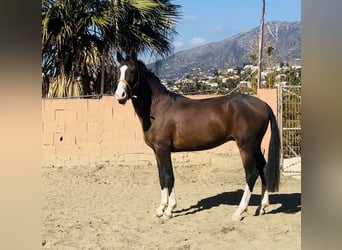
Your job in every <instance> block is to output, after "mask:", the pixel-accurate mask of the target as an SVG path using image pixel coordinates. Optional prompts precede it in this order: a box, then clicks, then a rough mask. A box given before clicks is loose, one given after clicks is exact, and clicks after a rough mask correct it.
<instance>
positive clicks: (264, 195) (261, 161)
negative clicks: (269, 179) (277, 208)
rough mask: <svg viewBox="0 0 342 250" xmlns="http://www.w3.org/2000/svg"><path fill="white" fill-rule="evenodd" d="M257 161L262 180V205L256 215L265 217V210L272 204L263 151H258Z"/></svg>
mask: <svg viewBox="0 0 342 250" xmlns="http://www.w3.org/2000/svg"><path fill="white" fill-rule="evenodd" d="M256 161H257V168H258V171H259V175H260V178H261V183H262V187H261V203H260V205H259V207H258V208H257V210H256V213H255V215H263V214H265V212H266V211H265V208H266V207H267V206H268V205H269V204H270V202H269V198H268V191H267V186H266V180H265V173H264V169H265V167H266V166H265V165H266V160H265V158H264V156H263V154H262V153H261V150H258V151H257V154H256Z"/></svg>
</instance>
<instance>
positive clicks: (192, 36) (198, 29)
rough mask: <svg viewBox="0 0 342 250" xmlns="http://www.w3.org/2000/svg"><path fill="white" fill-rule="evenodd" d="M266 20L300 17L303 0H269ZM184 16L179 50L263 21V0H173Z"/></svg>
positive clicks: (177, 43)
mask: <svg viewBox="0 0 342 250" xmlns="http://www.w3.org/2000/svg"><path fill="white" fill-rule="evenodd" d="M265 2H266V3H265V22H268V21H290V22H292V21H300V20H301V0H266V1H265ZM171 3H172V4H177V5H180V6H181V8H180V12H181V17H180V19H179V20H178V24H177V26H176V31H177V32H178V35H176V36H175V37H174V39H173V46H174V48H175V52H178V51H180V50H185V49H190V48H194V47H197V46H200V45H203V44H206V43H210V42H216V41H220V40H224V39H226V38H229V37H232V36H234V35H237V34H238V33H240V32H242V31H246V30H249V29H253V28H255V27H258V26H259V25H260V18H261V3H262V1H261V0H238V1H237V0H210V1H209V0H172V1H171Z"/></svg>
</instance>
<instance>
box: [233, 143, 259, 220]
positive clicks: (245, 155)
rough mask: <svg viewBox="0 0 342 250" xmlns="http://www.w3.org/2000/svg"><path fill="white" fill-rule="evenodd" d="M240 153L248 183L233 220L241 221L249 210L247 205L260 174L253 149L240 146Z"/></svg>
mask: <svg viewBox="0 0 342 250" xmlns="http://www.w3.org/2000/svg"><path fill="white" fill-rule="evenodd" d="M240 155H241V159H242V163H243V166H244V168H245V175H246V182H247V184H246V187H245V191H244V193H243V195H242V198H241V201H240V204H239V207H238V209H237V210H236V211H235V212H234V214H233V215H232V220H234V221H240V220H242V219H243V217H242V213H244V212H246V211H247V207H248V204H249V200H250V198H251V195H252V191H253V188H254V184H255V181H256V179H257V178H258V175H259V173H258V170H257V168H256V164H255V163H256V162H255V158H254V154H253V150H242V149H241V148H240Z"/></svg>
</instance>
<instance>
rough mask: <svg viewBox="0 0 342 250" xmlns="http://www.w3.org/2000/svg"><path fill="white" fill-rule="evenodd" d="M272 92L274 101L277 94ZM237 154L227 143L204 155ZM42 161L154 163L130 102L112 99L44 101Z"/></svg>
mask: <svg viewBox="0 0 342 250" xmlns="http://www.w3.org/2000/svg"><path fill="white" fill-rule="evenodd" d="M273 92H274V93H275V98H274V100H275V101H276V100H277V99H276V91H275V90H274V91H273ZM273 92H272V95H273ZM265 95H266V96H268V95H270V93H267V94H265ZM262 97H264V96H263V95H262ZM191 98H196V99H199V98H208V96H191ZM272 98H273V97H271V99H272ZM273 106H274V107H275V108H276V107H277V106H276V104H275V105H273ZM273 106H272V107H273ZM275 110H276V109H275ZM267 142H268V141H267ZM266 147H267V145H266ZM236 150H237V149H236V146H235V143H234V142H229V143H227V144H224V145H222V146H219V147H217V148H215V149H212V150H210V151H208V152H207V153H208V154H209V155H210V154H222V153H228V152H231V151H235V152H237V151H236ZM195 154H196V155H197V156H198V153H189V155H195ZM118 156H120V157H118ZM197 156H196V157H197ZM196 157H195V158H196ZM42 159H43V164H44V163H51V162H52V163H57V162H58V161H73V160H88V161H96V160H104V159H108V160H111V159H122V161H130V160H131V161H133V160H138V161H139V160H141V161H147V160H152V161H154V155H153V151H152V150H151V149H150V148H149V147H148V146H147V145H146V144H145V142H144V140H143V136H142V129H141V125H140V121H139V119H138V117H137V116H136V114H135V112H134V109H133V106H132V104H131V102H130V101H129V102H127V104H126V105H124V106H123V105H120V104H118V102H117V101H116V100H115V99H114V97H112V96H105V97H103V98H101V99H43V100H42Z"/></svg>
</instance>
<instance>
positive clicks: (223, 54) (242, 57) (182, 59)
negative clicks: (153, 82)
mask: <svg viewBox="0 0 342 250" xmlns="http://www.w3.org/2000/svg"><path fill="white" fill-rule="evenodd" d="M258 34H259V27H256V28H253V29H251V30H248V31H244V32H241V33H239V34H237V35H235V36H233V37H230V38H227V39H224V40H222V41H218V42H213V43H208V44H205V45H202V46H199V47H196V48H192V49H188V50H183V51H180V52H177V53H176V54H174V55H172V56H170V57H168V58H167V59H165V60H164V61H163V62H161V64H159V65H158V67H156V64H150V65H148V67H149V68H151V69H152V70H153V71H154V72H155V73H156V74H157V75H158V76H160V78H161V79H167V80H175V79H178V78H180V77H182V76H183V75H184V74H186V73H190V72H191V70H192V69H193V68H194V66H195V65H197V66H198V67H199V68H200V69H201V70H202V71H207V70H213V69H215V68H216V69H223V68H231V67H238V66H243V64H245V63H250V62H251V60H250V55H251V54H257V44H258V42H257V38H258ZM264 45H265V46H266V47H267V46H272V47H273V48H274V49H275V50H274V51H273V60H274V61H276V62H278V63H279V62H282V61H286V62H290V63H292V62H294V60H295V59H300V58H301V23H300V22H279V21H273V22H268V23H265V39H264ZM253 48H254V49H253Z"/></svg>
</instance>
